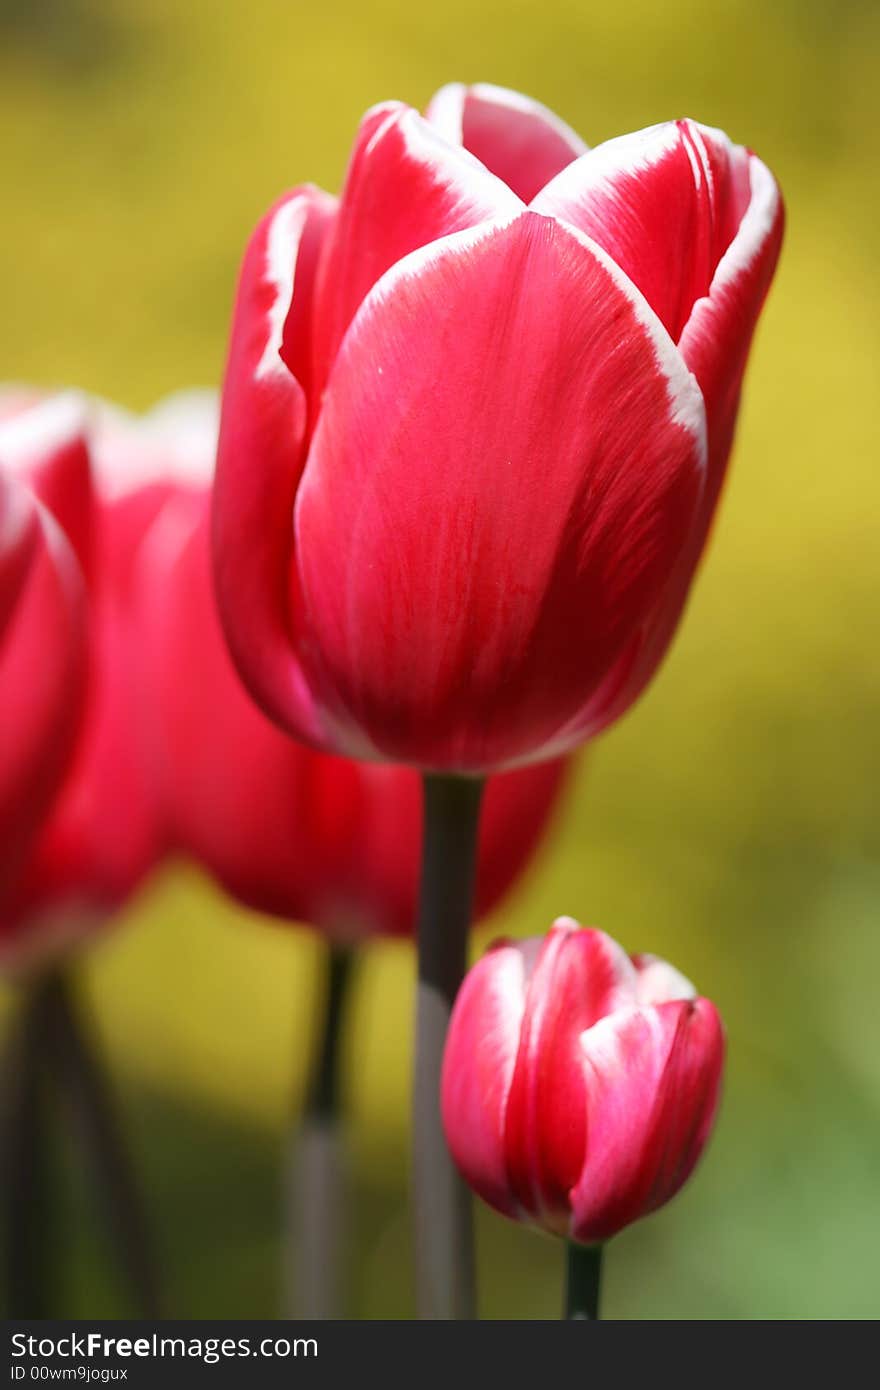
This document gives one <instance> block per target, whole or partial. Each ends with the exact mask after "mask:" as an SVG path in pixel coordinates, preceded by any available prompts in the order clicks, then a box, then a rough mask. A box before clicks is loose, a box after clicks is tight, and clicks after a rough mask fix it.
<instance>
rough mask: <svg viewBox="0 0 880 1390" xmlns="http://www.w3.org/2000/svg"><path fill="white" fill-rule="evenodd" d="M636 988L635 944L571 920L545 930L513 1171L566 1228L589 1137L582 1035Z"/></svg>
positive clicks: (538, 1214) (511, 1117)
mask: <svg viewBox="0 0 880 1390" xmlns="http://www.w3.org/2000/svg"><path fill="white" fill-rule="evenodd" d="M636 988H637V976H636V971H635V968H634V966H633V964H632V962H631V961H630V959H629V957H628V956H627V954H626V952H625V951H624V950H623V949H622V948H621V947H620V946H618V945H617V943H616V942H615V941H612V939H611V937H610V936H606V935H605V933H604V932H600V931H595V930H592V929H588V930H585V931H584V930H581V929H580V927H579V926H578V924H577V923H576V922H573V921H571V919H568V918H560V919H559V921H557V922H555V923H554V925H553V927H552V928H551V930H550V932H549V933H548V935H547V936H546V937H545V938H544V941H543V944H542V946H541V950H540V953H539V955H538V957H537V960H536V963H535V966H534V969H533V971H532V973H531V975H530V977H529V981H528V990H527V994H526V1007H525V1012H524V1015H523V1019H522V1023H521V1028H520V1043H519V1049H518V1052H517V1058H516V1067H515V1070H514V1073H513V1077H512V1079H511V1082H510V1088H509V1095H508V1100H507V1109H506V1115H505V1127H504V1137H505V1153H506V1159H507V1179H508V1183H509V1185H510V1187H511V1188H512V1190H513V1192H514V1193H515V1194H516V1197H517V1200H518V1202H519V1204H520V1206H521V1207H522V1209H523V1211H525V1212H528V1213H529V1214H530V1215H531V1216H533V1217H535V1218H536V1219H538V1220H539V1221H540V1223H541V1224H542V1225H543V1226H550V1227H553V1226H555V1227H556V1228H557V1229H558V1230H559V1231H560V1232H564V1231H565V1230H566V1228H567V1225H568V1220H569V1206H568V1196H569V1191H570V1189H571V1188H572V1186H573V1185H574V1184H575V1183H576V1181H577V1178H578V1175H579V1173H580V1172H581V1169H582V1168H583V1164H584V1150H585V1145H586V1142H587V1137H588V1136H587V1111H586V1106H585V1095H584V1082H583V1058H582V1054H581V1041H580V1040H581V1035H582V1034H583V1032H584V1031H585V1030H586V1029H589V1028H590V1027H591V1026H592V1025H593V1024H595V1023H596V1022H597V1020H598V1019H600V1018H602V1017H603V1016H604V1015H605V1014H608V1013H610V1012H612V1011H613V1010H615V1009H619V1008H622V1007H626V1006H627V1005H630V1004H631V1003H632V1002H633V1000H634V999H635V997H636Z"/></svg>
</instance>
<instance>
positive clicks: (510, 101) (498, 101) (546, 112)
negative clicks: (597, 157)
mask: <svg viewBox="0 0 880 1390" xmlns="http://www.w3.org/2000/svg"><path fill="white" fill-rule="evenodd" d="M469 93H471V94H473V96H475V97H476V98H477V99H478V100H480V99H482V100H483V101H487V102H492V103H493V104H494V105H496V106H507V107H509V108H510V109H511V110H512V111H521V112H524V113H526V114H527V115H530V116H537V117H539V118H540V119H541V120H542V121H543V122H544V124H545V125H548V126H549V127H550V128H551V129H552V130H554V131H555V132H556V134H557V135H559V136H560V137H561V138H562V139H563V140H565V142H566V144H568V145H570V146H571V150H572V155H573V157H574V158H577V156H578V154H583V153H585V151H586V150H587V149H588V146H587V145H586V144H585V143H584V141H583V140H582V139H581V137H580V136H579V135H578V133H577V131H576V130H573V129H572V128H571V126H570V125H568V124H567V123H566V122H565V121H564V120H562V118H561V116H557V114H556V112H555V111H551V110H550V107H549V106H544V104H543V102H540V101H535V99H534V97H527V96H524V95H523V93H522V92H515V91H513V90H512V89H511V88H509V87H497V86H495V84H494V83H492V82H474V83H472V84H470V85H468V84H466V83H464V82H449V83H447V84H446V86H445V87H441V88H440V90H439V91H438V92H435V94H434V96H433V97H432V98H431V101H430V102H429V104H428V109H427V113H426V114H427V119H428V120H429V121H430V122H431V124H432V125H434V126H436V127H437V129H438V130H441V131H442V132H443V134H444V135H445V136H446V138H447V139H449V140H453V141H455V142H456V143H457V144H458V143H460V142H461V139H462V114H463V111H464V103H465V100H466V98H467V96H468V94H469Z"/></svg>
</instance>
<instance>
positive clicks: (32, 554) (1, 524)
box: [0, 397, 90, 899]
mask: <svg viewBox="0 0 880 1390" xmlns="http://www.w3.org/2000/svg"><path fill="white" fill-rule="evenodd" d="M82 431H83V419H82V413H81V410H80V408H79V405H78V403H77V401H76V400H75V399H74V398H72V397H63V398H60V399H57V400H54V401H51V402H47V403H45V404H42V405H34V406H32V407H31V408H29V409H27V410H25V411H23V412H22V413H20V414H17V415H15V416H12V417H9V416H4V413H3V412H0V899H2V897H3V895H4V894H5V893H6V892H7V891H8V888H9V885H10V884H11V883H12V882H14V881H15V879H16V877H17V876H18V874H19V873H20V871H21V866H22V863H23V861H24V859H25V858H26V856H27V854H28V853H29V852H30V850H31V847H32V845H33V842H34V839H35V837H36V836H37V834H38V833H39V830H40V827H41V825H42V824H43V821H44V819H45V816H46V815H47V813H48V811H49V808H50V806H51V805H52V803H53V801H54V799H55V797H56V796H57V793H58V789H59V787H60V785H61V782H62V780H63V778H64V776H65V773H66V771H67V767H68V764H69V762H70V758H71V756H72V754H73V749H74V744H75V740H76V738H77V735H78V732H79V727H80V720H81V716H82V709H83V700H84V696H85V680H86V670H87V659H86V651H87V648H86V640H87V639H86V607H85V592H84V583H83V575H82V569H81V564H80V561H84V560H85V559H86V549H87V536H86V533H87V530H88V515H89V508H90V487H89V478H88V464H87V459H86V453H85V443H84V439H83V432H82ZM59 523H60V524H59ZM62 526H69V527H70V532H71V539H72V541H73V542H74V544H76V546H77V547H78V548H79V550H80V554H79V558H78V557H77V555H76V554H75V553H74V549H73V547H72V545H71V543H70V542H69V541H68V539H67V537H66V536H65V534H64V532H63V531H62Z"/></svg>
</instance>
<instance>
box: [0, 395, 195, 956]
mask: <svg viewBox="0 0 880 1390" xmlns="http://www.w3.org/2000/svg"><path fill="white" fill-rule="evenodd" d="M13 400H14V403H15V410H14V413H11V414H10V407H9V403H8V394H7V398H6V407H5V409H6V420H5V422H4V423H2V424H0V458H2V457H3V439H4V436H5V435H6V434H9V435H10V436H15V435H16V432H18V434H21V433H23V432H24V430H25V428H26V427H27V428H29V429H30V428H32V427H33V425H32V421H33V420H37V419H39V418H42V417H44V416H48V417H49V418H52V416H53V412H54V414H55V416H57V415H58V413H59V412H60V411H61V410H63V409H67V410H68V413H69V410H70V407H69V400H70V398H67V397H61V398H55V399H50V400H47V401H45V402H41V403H39V404H37V405H33V404H28V403H27V398H25V400H24V402H22V401H16V400H15V398H13ZM201 409H202V404H201V400H200V399H198V398H197V399H196V400H195V402H190V401H189V400H188V399H185V400H183V402H182V403H181V402H179V401H177V400H174V399H172V401H171V402H169V403H165V404H164V405H162V406H161V407H159V408H157V410H156V411H154V412H152V413H151V414H150V415H148V416H146V417H144V418H143V419H141V420H138V419H136V418H134V417H132V416H128V415H126V414H125V413H124V412H122V411H119V410H117V409H115V408H113V407H110V406H105V405H103V404H102V403H100V402H91V403H87V404H86V405H85V413H84V406H83V403H79V415H78V420H79V433H78V434H77V436H76V438H75V445H76V447H75V448H73V447H69V448H68V449H67V451H66V453H61V452H57V453H56V456H54V457H50V456H48V455H47V454H46V452H45V451H44V455H43V456H42V457H40V458H38V459H37V460H36V461H33V459H32V460H31V462H30V464H29V470H28V476H29V479H30V481H31V484H32V486H33V487H34V489H35V491H36V492H37V493H38V495H39V496H40V497H41V499H42V500H43V501H44V502H45V503H46V505H47V506H50V507H51V508H52V510H53V513H54V515H55V517H56V518H57V520H58V522H59V523H60V525H61V526H62V527H63V528H64V530H65V531H66V533H67V536H68V538H69V540H70V541H71V544H72V545H73V546H74V547H75V548H76V551H77V553H78V556H79V558H80V562H81V565H82V567H83V569H84V570H85V571H86V573H87V575H88V608H89V642H88V648H87V657H88V665H89V688H88V698H87V701H86V705H85V710H84V715H83V719H82V722H81V727H80V731H79V737H78V741H77V745H76V751H75V754H74V757H73V760H72V762H71V763H70V766H69V770H68V771H67V775H66V777H65V779H64V782H63V785H62V786H61V788H60V791H59V792H58V794H57V796H56V798H55V800H54V803H53V805H52V808H51V812H50V814H49V815H48V817H47V818H46V819H45V820H44V822H43V824H42V826H41V828H40V832H39V834H38V836H37V837H36V839H35V840H34V841H33V842H32V844H31V847H30V850H29V853H28V854H27V856H26V858H25V859H24V862H23V863H20V864H19V866H18V872H17V874H16V876H15V879H14V881H12V882H10V883H9V886H8V889H7V892H6V894H5V895H4V898H3V900H2V903H0V962H2V964H3V966H4V967H6V968H21V967H22V966H27V967H33V966H35V965H42V964H45V963H48V961H49V960H50V959H51V958H53V957H54V956H55V955H56V954H57V953H58V952H59V951H60V950H61V949H62V947H63V946H64V945H65V944H66V943H67V942H69V941H71V940H72V939H76V938H78V937H80V936H81V935H82V934H84V933H88V932H92V931H95V930H96V929H98V928H99V927H100V926H101V925H103V923H104V922H105V921H106V919H107V918H108V916H109V915H110V914H111V913H112V912H113V911H114V910H115V909H116V908H117V907H119V906H120V905H121V904H122V903H123V902H124V901H125V900H126V899H127V898H128V897H129V895H130V894H131V893H132V892H133V891H134V890H135V889H136V888H137V886H138V885H139V884H140V882H141V880H142V879H143V877H144V876H145V875H146V873H147V872H148V871H149V870H150V869H151V868H152V867H153V865H154V864H155V863H156V861H157V859H158V858H159V857H160V855H161V854H162V853H163V852H164V850H165V849H166V847H167V835H166V830H165V825H164V818H163V814H162V809H161V806H160V803H159V800H158V797H157V795H156V791H155V785H154V778H153V776H152V774H151V770H150V767H149V762H148V752H147V744H146V732H145V731H146V728H147V726H148V724H149V715H150V705H149V700H148V697H147V696H146V695H145V693H144V691H143V688H142V684H141V680H140V675H139V663H140V642H139V638H138V635H137V630H136V626H135V620H134V616H133V614H132V609H131V597H132V596H131V584H132V575H133V573H134V570H135V567H136V562H137V556H138V553H139V549H140V546H141V544H142V542H143V540H144V538H145V536H146V535H147V534H148V532H149V530H150V527H151V526H152V524H153V522H154V520H155V519H156V517H157V515H158V514H159V512H160V511H161V508H162V506H163V504H164V503H165V502H166V501H167V500H168V498H169V497H170V496H171V495H176V493H177V492H178V491H179V490H180V489H186V488H187V487H188V486H190V485H191V480H192V478H193V475H194V474H198V470H199V468H201V479H202V486H204V478H205V476H208V477H210V470H211V468H212V466H213V459H212V457H211V450H210V448H209V449H208V451H207V457H206V455H205V453H204V452H203V453H202V455H201V457H200V456H199V455H198V454H197V453H194V451H193V449H192V448H191V447H190V437H189V436H188V435H187V434H186V433H185V429H186V425H185V417H186V416H187V415H189V414H190V413H191V412H192V411H195V412H199V411H200V410H201ZM208 409H209V410H210V411H212V412H213V411H214V409H215V407H214V400H213V397H211V398H210V401H209V405H208ZM86 415H87V416H88V425H86ZM90 469H91V480H90ZM39 640H40V643H41V644H43V643H45V634H44V632H43V631H42V630H41V631H40V639H39ZM30 698H31V694H30V690H29V689H28V688H27V686H24V687H22V688H20V699H21V703H22V704H23V705H24V706H25V707H28V706H29V704H30ZM70 698H71V697H70V694H69V693H68V694H67V696H66V699H67V700H68V701H69V700H70ZM4 727H5V721H4Z"/></svg>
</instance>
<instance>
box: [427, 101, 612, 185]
mask: <svg viewBox="0 0 880 1390" xmlns="http://www.w3.org/2000/svg"><path fill="white" fill-rule="evenodd" d="M426 115H427V118H428V120H429V121H430V122H431V123H432V125H435V126H436V127H437V129H438V130H439V131H440V132H441V133H442V134H443V135H444V136H445V137H446V139H447V140H450V141H452V142H453V143H454V144H459V145H463V146H464V147H465V149H467V150H470V152H471V154H474V155H476V157H477V159H479V160H480V161H481V162H482V163H483V164H485V166H486V168H487V169H491V171H492V173H493V174H497V175H498V177H499V178H500V179H503V180H504V182H505V183H506V184H507V185H508V187H509V188H512V189H513V191H514V193H516V194H518V195H519V197H520V198H522V199H523V201H524V202H529V200H530V199H532V198H534V196H535V194H536V193H538V192H539V190H540V189H542V188H543V187H544V185H545V184H546V183H549V181H550V179H552V178H554V177H555V175H556V174H558V173H559V171H560V170H561V169H564V168H565V167H566V165H567V164H570V163H571V161H572V160H573V159H577V158H578V156H579V155H582V154H583V153H584V151H585V150H586V148H587V147H586V145H585V144H584V142H583V140H582V139H581V138H580V136H579V135H577V134H575V132H574V131H573V130H572V129H571V127H570V126H567V125H566V124H565V122H564V121H562V120H560V118H559V117H558V116H557V115H555V114H554V112H552V111H550V110H549V109H548V108H547V107H546V106H542V105H541V103H540V102H539V101H533V100H532V99H531V98H530V97H526V96H522V95H521V94H520V93H519V92H512V91H508V90H507V89H506V88H504V87H495V86H492V85H491V83H488V82H478V83H476V84H475V85H474V86H471V87H468V86H465V85H464V83H462V82H452V83H450V84H449V85H448V86H446V87H441V88H440V91H439V92H437V93H436V95H435V96H434V97H433V98H432V99H431V101H430V103H429V105H428V109H427V112H426Z"/></svg>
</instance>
